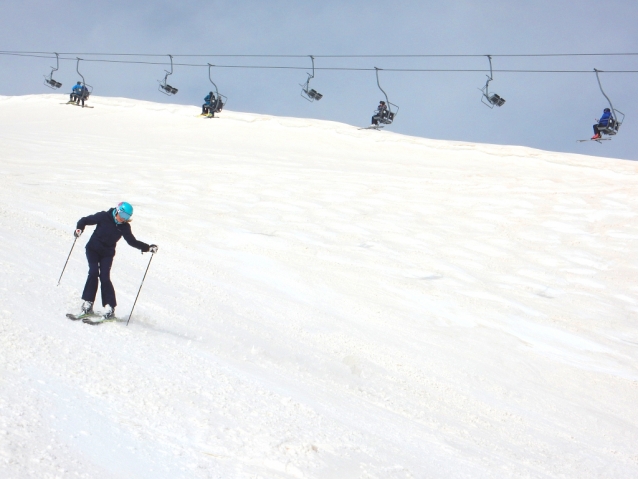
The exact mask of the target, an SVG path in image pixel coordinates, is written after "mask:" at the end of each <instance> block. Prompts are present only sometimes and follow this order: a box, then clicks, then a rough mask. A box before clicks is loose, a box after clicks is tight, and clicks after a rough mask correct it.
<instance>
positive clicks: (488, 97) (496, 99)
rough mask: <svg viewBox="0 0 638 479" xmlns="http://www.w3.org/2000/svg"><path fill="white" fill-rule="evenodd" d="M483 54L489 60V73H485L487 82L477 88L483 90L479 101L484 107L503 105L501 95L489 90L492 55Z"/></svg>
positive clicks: (503, 100) (491, 76) (491, 77)
mask: <svg viewBox="0 0 638 479" xmlns="http://www.w3.org/2000/svg"><path fill="white" fill-rule="evenodd" d="M485 56H486V57H487V59H488V60H489V61H490V74H489V75H485V76H487V82H486V83H485V86H484V87H483V88H479V90H481V91H482V92H483V96H482V97H481V103H483V105H485V106H486V107H488V108H490V109H492V108H494V107H495V106H503V105H504V104H505V99H504V98H503V97H501V96H500V95H497V94H496V93H490V92H489V85H490V82H491V81H492V80H493V79H494V77H493V75H492V56H491V55H485Z"/></svg>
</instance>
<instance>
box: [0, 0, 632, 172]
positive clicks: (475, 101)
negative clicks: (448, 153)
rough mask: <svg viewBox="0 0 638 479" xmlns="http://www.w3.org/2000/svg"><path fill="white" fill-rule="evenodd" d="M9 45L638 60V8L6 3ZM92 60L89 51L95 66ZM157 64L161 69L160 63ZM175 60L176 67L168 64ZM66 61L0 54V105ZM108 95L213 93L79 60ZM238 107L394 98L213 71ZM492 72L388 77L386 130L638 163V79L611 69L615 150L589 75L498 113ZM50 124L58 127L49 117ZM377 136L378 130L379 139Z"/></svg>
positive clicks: (531, 84)
mask: <svg viewBox="0 0 638 479" xmlns="http://www.w3.org/2000/svg"><path fill="white" fill-rule="evenodd" d="M0 13H1V15H0V50H3V51H9V50H20V51H50V52H53V51H59V52H105V53H154V54H168V53H171V54H174V55H180V54H182V55H185V54H206V55H208V54H210V55H213V54H217V55H219V54H273V55H276V54H280V55H347V54H361V55H375V54H376V55H382V54H478V55H484V54H493V55H498V54H532V53H618V52H631V53H635V52H638V41H637V40H638V28H637V27H636V19H638V2H636V1H635V0H606V1H605V2H599V1H591V0H578V1H577V0H568V1H561V0H558V1H557V0H553V1H549V0H529V1H520V0H519V1H515V0H483V1H478V0H451V1H444V2H442V1H429V0H421V1H392V0H385V1H379V0H365V1H364V0H361V1H360V0H356V1H347V0H341V1H332V0H325V1H246V0H233V1H226V0H195V1H189V0H182V1H171V2H169V1H165V0H155V1H147V0H137V1H130V0H126V1H122V0H110V1H99V2H98V1H83V2H80V1H76V0H58V1H34V0H23V1H20V2H16V1H9V0H0ZM85 57H86V58H90V56H85ZM155 60H157V59H155ZM166 61H168V57H166ZM175 61H176V62H178V63H201V64H206V63H207V62H210V63H214V64H217V65H281V66H302V67H305V66H308V67H309V66H310V59H304V58H298V59H294V58H293V59H234V58H219V57H213V56H211V57H210V58H190V59H187V58H176V60H175ZM493 61H494V68H495V69H550V70H556V69H581V70H593V68H594V67H595V68H598V69H599V70H638V56H633V57H578V58H564V57H559V58H511V57H510V58H503V57H494V60H493ZM50 65H55V60H51V59H46V58H25V57H10V56H0V72H1V75H0V95H24V94H34V93H50V92H51V90H49V89H47V88H46V87H45V86H44V85H43V75H48V73H49V72H50V70H51V69H50V68H49V67H50ZM316 66H317V67H336V66H351V67H363V68H372V67H374V66H377V67H379V68H459V69H487V68H488V61H487V58H486V57H482V58H456V59H432V58H421V59H390V58H365V59H348V60H336V59H325V58H323V59H322V58H319V59H317V60H316ZM75 67H76V65H75V62H72V61H62V62H61V66H60V70H59V71H57V72H56V73H55V74H54V78H56V79H57V80H58V81H60V82H62V83H63V87H62V89H61V90H62V91H63V92H65V93H66V92H68V91H69V90H70V88H71V87H72V85H73V84H74V83H75V82H76V81H77V80H78V79H79V77H78V75H77V73H76V72H75ZM80 70H81V71H82V73H83V74H84V76H85V78H86V81H87V83H89V84H91V85H92V86H93V88H94V95H96V96H122V97H130V98H138V99H143V100H150V101H157V102H173V103H181V104H193V105H194V106H197V107H199V106H200V105H201V103H202V100H203V97H204V96H205V95H206V93H207V92H208V91H209V90H210V83H209V80H208V69H207V67H185V66H184V67H175V72H174V74H173V75H172V76H170V77H169V83H170V84H171V85H173V86H174V87H176V88H178V89H179V92H178V94H177V95H176V96H174V97H170V98H169V97H166V96H164V95H162V94H161V93H160V92H159V91H158V90H157V85H158V83H157V80H161V79H163V77H164V66H162V65H123V64H117V63H111V64H109V63H91V62H83V63H82V64H81V65H80ZM213 79H214V81H215V83H216V84H217V86H218V87H219V91H220V92H221V93H223V94H224V95H226V96H227V97H228V105H227V106H228V109H230V110H235V111H246V112H257V113H265V114H273V115H285V116H295V117H312V118H321V119H326V120H335V121H341V122H346V123H349V124H353V125H360V126H366V125H368V124H369V122H370V116H371V113H372V111H373V110H374V108H375V107H376V105H377V104H378V102H379V100H381V99H383V95H382V93H381V92H380V91H379V90H378V88H377V85H376V79H375V74H374V72H373V71H359V72H344V71H322V70H319V71H317V72H316V76H315V79H314V80H313V82H312V83H311V86H312V87H314V88H315V89H316V90H318V91H319V92H320V93H322V94H323V95H324V98H323V99H322V100H321V101H319V102H314V103H309V102H306V101H304V100H303V99H302V98H301V97H300V95H299V92H300V87H299V86H298V85H299V84H300V83H303V82H304V81H305V79H306V73H305V72H304V71H303V70H257V69H231V68H215V69H214V70H213ZM485 80H486V77H485V73H483V72H464V73H449V72H448V73H435V72H411V73H408V72H381V85H382V86H383V88H384V90H385V91H386V92H387V93H388V95H389V97H390V101H392V102H393V103H396V104H397V105H399V107H400V111H399V114H398V116H397V118H396V120H395V122H394V124H393V125H391V126H390V127H389V128H388V129H390V130H392V131H396V132H399V133H405V134H409V135H417V136H422V137H428V138H437V139H448V140H461V141H472V142H486V143H497V144H516V145H526V146H531V147H535V148H541V149H546V150H555V151H564V152H574V153H584V154H593V155H601V156H610V157H618V158H627V159H634V160H635V159H638V134H637V127H636V125H637V124H638V123H637V122H636V118H637V116H638V101H637V100H636V85H637V84H638V73H636V74H629V73H625V74H619V73H616V74H613V73H607V74H601V80H602V81H603V86H604V88H605V91H606V93H607V94H608V95H609V97H610V98H611V100H612V101H613V103H614V107H616V108H617V109H619V110H621V111H623V112H624V113H625V114H626V115H627V118H626V121H625V123H624V125H623V127H622V128H621V130H620V133H619V134H618V136H617V137H616V138H614V139H613V140H612V141H611V142H604V144H602V145H600V144H598V143H595V142H587V143H577V142H576V140H577V139H584V138H589V137H590V136H591V135H592V124H593V122H594V119H595V118H598V117H599V116H600V114H601V113H602V110H603V108H605V107H606V106H607V101H606V100H605V98H604V97H603V96H602V94H601V93H600V90H599V88H598V84H597V82H596V76H595V74H594V73H593V72H592V73H591V74H575V73H572V74H556V73H527V74H522V73H504V72H503V73H499V72H495V73H494V80H493V81H492V83H491V84H490V90H491V91H493V92H496V93H498V94H499V95H501V96H502V97H503V98H505V100H506V103H505V105H504V106H503V107H501V108H494V109H493V110H490V109H489V108H487V107H485V106H483V105H482V104H481V102H480V98H481V93H480V91H479V90H478V88H480V87H483V86H484V84H485ZM52 120H54V119H52ZM374 133H375V132H371V134H374Z"/></svg>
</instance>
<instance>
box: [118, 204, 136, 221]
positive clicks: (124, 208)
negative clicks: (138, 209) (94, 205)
mask: <svg viewBox="0 0 638 479" xmlns="http://www.w3.org/2000/svg"><path fill="white" fill-rule="evenodd" d="M115 212H116V213H117V214H118V215H120V218H122V219H123V220H126V221H128V220H129V219H131V216H133V207H132V206H131V204H130V203H127V202H126V201H122V202H121V203H119V204H118V205H117V207H116V208H115Z"/></svg>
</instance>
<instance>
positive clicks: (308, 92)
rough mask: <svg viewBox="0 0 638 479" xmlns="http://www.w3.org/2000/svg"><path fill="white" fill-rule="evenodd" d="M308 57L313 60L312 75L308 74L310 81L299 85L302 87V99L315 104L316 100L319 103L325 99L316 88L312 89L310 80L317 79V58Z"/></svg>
mask: <svg viewBox="0 0 638 479" xmlns="http://www.w3.org/2000/svg"><path fill="white" fill-rule="evenodd" d="M308 56H309V57H310V59H311V60H312V75H311V74H310V73H308V74H307V75H308V79H307V80H306V83H305V84H299V86H300V87H301V98H303V99H304V100H308V101H309V102H313V101H315V100H316V101H319V100H321V99H322V98H323V95H322V94H321V93H319V92H317V90H315V89H314V88H310V80H312V79H313V78H314V77H315V57H313V56H312V55H308Z"/></svg>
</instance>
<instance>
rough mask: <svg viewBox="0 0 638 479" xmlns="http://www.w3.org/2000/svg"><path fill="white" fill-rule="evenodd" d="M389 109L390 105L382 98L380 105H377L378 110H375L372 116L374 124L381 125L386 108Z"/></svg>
mask: <svg viewBox="0 0 638 479" xmlns="http://www.w3.org/2000/svg"><path fill="white" fill-rule="evenodd" d="M387 109H388V107H387V106H386V104H385V102H384V101H383V100H381V101H380V102H379V106H378V107H377V111H375V112H374V115H373V116H372V124H373V125H375V126H378V125H379V120H380V119H381V118H383V115H384V113H385V112H386V110H387Z"/></svg>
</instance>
